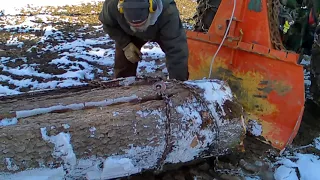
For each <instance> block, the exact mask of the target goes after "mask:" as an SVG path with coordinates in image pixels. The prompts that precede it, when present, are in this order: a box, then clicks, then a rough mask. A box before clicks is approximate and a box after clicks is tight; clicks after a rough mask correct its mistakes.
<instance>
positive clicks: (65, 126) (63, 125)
mask: <svg viewBox="0 0 320 180" xmlns="http://www.w3.org/2000/svg"><path fill="white" fill-rule="evenodd" d="M62 127H63V128H64V129H69V128H70V125H69V124H62Z"/></svg>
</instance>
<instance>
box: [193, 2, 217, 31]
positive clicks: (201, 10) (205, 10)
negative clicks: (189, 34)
mask: <svg viewBox="0 0 320 180" xmlns="http://www.w3.org/2000/svg"><path fill="white" fill-rule="evenodd" d="M220 2H221V0H197V3H198V6H197V8H196V13H195V15H194V16H193V19H194V21H195V24H194V26H193V29H194V31H197V32H208V30H209V28H210V26H211V23H212V21H213V19H214V17H215V15H216V13H217V11H218V8H219V5H220Z"/></svg>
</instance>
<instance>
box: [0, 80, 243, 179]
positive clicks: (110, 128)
mask: <svg viewBox="0 0 320 180" xmlns="http://www.w3.org/2000/svg"><path fill="white" fill-rule="evenodd" d="M154 82H155V81H154V80H145V79H138V78H137V79H132V78H126V79H120V80H115V81H112V86H110V82H105V83H104V87H103V88H101V87H98V86H91V87H90V88H89V87H88V86H85V87H78V88H76V87H74V88H71V90H70V91H67V90H65V89H57V90H52V91H47V92H45V93H44V92H39V93H33V95H32V96H30V95H19V96H16V97H8V98H3V99H2V101H1V102H0V117H4V116H5V115H6V114H11V116H10V117H7V118H12V113H13V112H14V113H15V115H16V118H18V123H16V124H13V125H8V126H0V140H1V142H2V143H1V145H0V151H1V152H2V153H1V155H0V159H1V161H2V162H3V163H1V164H0V171H5V172H17V171H23V170H26V169H28V168H39V167H51V168H52V167H55V168H57V167H60V166H63V167H64V169H65V172H68V173H67V174H68V175H70V176H73V177H75V176H90V177H96V176H97V177H99V178H100V177H103V178H114V177H121V176H127V175H130V174H134V173H138V172H141V171H143V170H149V169H154V168H159V167H161V166H162V165H165V164H172V163H184V162H188V161H192V160H195V159H198V158H202V157H205V156H214V155H222V154H225V153H227V151H228V150H230V149H233V148H237V147H238V146H239V145H240V144H241V142H242V139H243V136H244V133H245V130H244V128H243V122H242V120H241V116H243V114H244V113H243V109H242V107H241V106H239V104H238V103H237V102H236V101H235V100H234V98H233V96H232V93H231V91H230V88H229V87H228V85H226V84H225V83H224V82H222V81H217V80H201V81H188V82H184V83H178V82H176V81H167V82H166V90H165V94H166V96H165V97H168V99H167V101H166V99H164V97H161V96H159V95H157V94H156V92H155V91H154V89H153V87H152V84H153V83H154ZM108 85H109V86H108ZM88 107H90V108H88ZM124 165H126V166H127V169H123V167H124ZM12 167H15V168H12ZM112 168H113V170H112ZM117 168H118V170H116V169H117ZM119 168H120V170H119ZM121 168H122V169H121ZM113 171H116V172H113ZM117 173H118V174H117Z"/></svg>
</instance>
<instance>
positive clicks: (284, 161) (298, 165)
mask: <svg viewBox="0 0 320 180" xmlns="http://www.w3.org/2000/svg"><path fill="white" fill-rule="evenodd" d="M275 164H276V165H280V166H279V167H278V168H277V169H276V171H275V174H274V178H275V179H276V180H285V179H288V180H291V179H292V180H295V179H297V180H298V174H299V175H300V179H301V180H309V179H310V180H313V179H319V169H320V159H319V156H316V155H313V154H301V153H295V154H294V156H290V157H283V158H281V159H280V160H279V161H277V162H276V163H275ZM297 171H298V172H297ZM290 178H291V179H290Z"/></svg>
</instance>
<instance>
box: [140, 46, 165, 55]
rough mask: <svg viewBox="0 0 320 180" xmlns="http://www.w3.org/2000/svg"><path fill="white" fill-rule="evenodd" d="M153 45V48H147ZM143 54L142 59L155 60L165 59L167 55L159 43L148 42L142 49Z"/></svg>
mask: <svg viewBox="0 0 320 180" xmlns="http://www.w3.org/2000/svg"><path fill="white" fill-rule="evenodd" d="M150 45H152V48H147V46H150ZM141 53H142V54H143V56H142V59H144V58H145V57H151V58H153V59H158V58H164V57H165V53H164V52H163V51H162V49H161V48H160V46H159V45H158V43H154V42H152V43H151V42H148V43H146V44H145V45H144V46H142V48H141Z"/></svg>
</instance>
